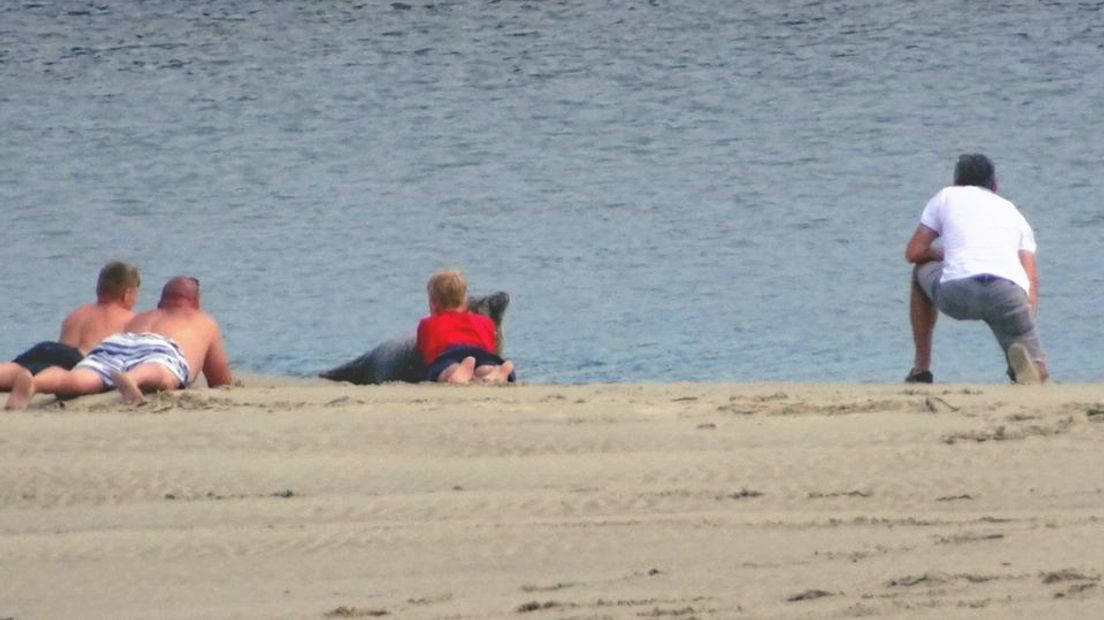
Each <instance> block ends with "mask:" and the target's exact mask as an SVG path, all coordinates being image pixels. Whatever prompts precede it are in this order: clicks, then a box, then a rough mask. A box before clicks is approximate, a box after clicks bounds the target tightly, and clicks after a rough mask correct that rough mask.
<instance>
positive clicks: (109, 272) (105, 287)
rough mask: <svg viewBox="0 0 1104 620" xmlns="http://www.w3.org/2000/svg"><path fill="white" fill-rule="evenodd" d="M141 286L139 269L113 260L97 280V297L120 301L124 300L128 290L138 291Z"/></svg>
mask: <svg viewBox="0 0 1104 620" xmlns="http://www.w3.org/2000/svg"><path fill="white" fill-rule="evenodd" d="M141 285H142V278H141V277H140V276H139V275H138V268H137V267H135V266H134V265H131V264H130V263H124V262H122V261H117V260H113V261H111V262H110V263H108V264H106V265H104V267H103V269H101V270H100V277H99V278H98V279H97V280H96V296H97V297H103V298H104V299H112V300H118V299H122V298H123V293H125V292H126V290H127V289H131V288H133V289H137V288H138V287H139V286H141Z"/></svg>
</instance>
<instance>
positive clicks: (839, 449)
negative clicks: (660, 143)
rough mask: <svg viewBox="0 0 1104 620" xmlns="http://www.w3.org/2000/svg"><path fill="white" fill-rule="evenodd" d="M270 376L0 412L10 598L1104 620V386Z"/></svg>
mask: <svg viewBox="0 0 1104 620" xmlns="http://www.w3.org/2000/svg"><path fill="white" fill-rule="evenodd" d="M243 383H244V385H243V386H239V387H235V388H232V389H228V390H207V389H196V390H190V391H187V392H182V393H175V394H168V395H160V396H158V397H155V398H151V400H150V402H149V403H147V404H146V405H145V406H143V407H140V408H136V409H132V408H128V407H126V406H124V405H122V403H121V402H120V400H119V395H118V394H117V393H112V394H104V395H100V396H95V397H86V398H81V399H78V400H76V401H71V402H69V403H66V404H65V406H64V407H60V406H59V405H58V404H57V403H56V402H55V401H53V400H52V399H50V398H46V397H37V398H36V400H35V401H34V402H33V403H32V405H31V408H30V409H29V410H28V411H26V412H22V413H3V414H0V576H2V578H0V618H19V619H20V620H25V619H27V618H66V617H81V618H143V617H157V618H200V617H203V618H208V617H209V618H326V617H330V618H349V617H351V618H368V617H391V618H426V619H430V618H440V619H444V618H453V619H460V618H540V619H544V618H556V619H563V618H678V619H680V620H686V619H688V618H702V619H704V618H831V617H835V618H850V617H909V618H977V617H983V618H1038V617H1047V618H1099V617H1104V583H1102V582H1101V574H1102V572H1104V536H1102V535H1101V534H1102V532H1104V466H1102V465H1104V389H1102V388H1101V386H1100V385H1096V384H1085V385H1050V386H1043V387H1016V386H1003V385H935V386H924V387H912V386H905V385H857V384H851V385H829V384H825V385H816V384H645V385H639V384H615V385H609V384H603V385H587V386H561V385H519V386H508V387H449V386H438V385H419V386H411V385H388V386H373V387H356V386H349V385H343V384H333V383H328V382H323V381H314V380H297V379H281V378H272V377H261V376H250V377H245V378H244V381H243Z"/></svg>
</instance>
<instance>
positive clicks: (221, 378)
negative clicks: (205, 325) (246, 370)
mask: <svg viewBox="0 0 1104 620" xmlns="http://www.w3.org/2000/svg"><path fill="white" fill-rule="evenodd" d="M203 376H204V377H206V378H207V387H218V386H220V385H229V384H230V383H231V382H232V381H233V380H234V379H233V377H231V376H230V360H229V359H227V357H226V346H225V345H223V343H222V332H220V331H219V329H218V327H216V328H215V335H214V337H213V338H212V339H211V346H210V347H209V348H208V349H207V358H206V359H204V360H203Z"/></svg>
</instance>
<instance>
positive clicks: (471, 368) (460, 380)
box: [448, 356, 475, 385]
mask: <svg viewBox="0 0 1104 620" xmlns="http://www.w3.org/2000/svg"><path fill="white" fill-rule="evenodd" d="M474 374H475V358H474V357H470V356H469V357H465V358H464V361H462V362H460V363H459V364H457V366H456V368H455V369H454V370H453V371H452V373H451V374H450V375H449V376H448V382H449V383H456V384H460V385H463V384H465V383H471V380H472V376H473V375H474Z"/></svg>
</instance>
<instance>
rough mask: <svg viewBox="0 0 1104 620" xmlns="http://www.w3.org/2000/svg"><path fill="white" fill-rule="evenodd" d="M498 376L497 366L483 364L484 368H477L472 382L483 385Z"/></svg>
mask: <svg viewBox="0 0 1104 620" xmlns="http://www.w3.org/2000/svg"><path fill="white" fill-rule="evenodd" d="M496 374H498V365H497V364H483V365H482V366H476V368H475V375H474V376H473V377H472V380H473V381H478V382H480V383H483V382H485V381H487V380H489V378H491V377H492V376H493V375H496Z"/></svg>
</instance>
